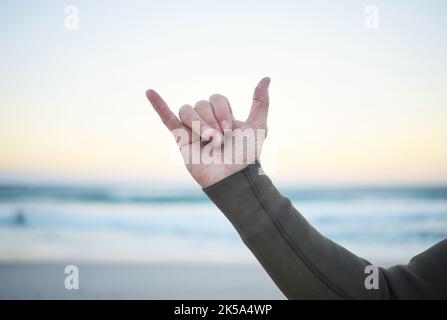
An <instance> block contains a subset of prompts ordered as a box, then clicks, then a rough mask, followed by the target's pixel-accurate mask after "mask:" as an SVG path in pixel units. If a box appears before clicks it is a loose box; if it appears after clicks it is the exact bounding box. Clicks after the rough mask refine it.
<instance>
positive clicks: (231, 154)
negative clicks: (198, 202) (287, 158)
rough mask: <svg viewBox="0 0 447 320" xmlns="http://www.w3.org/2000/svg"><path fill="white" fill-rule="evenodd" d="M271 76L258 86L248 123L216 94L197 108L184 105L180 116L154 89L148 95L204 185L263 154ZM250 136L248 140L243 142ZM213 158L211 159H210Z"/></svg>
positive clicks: (200, 182) (196, 106) (226, 175)
mask: <svg viewBox="0 0 447 320" xmlns="http://www.w3.org/2000/svg"><path fill="white" fill-rule="evenodd" d="M269 84H270V78H263V79H262V80H261V81H260V82H259V84H258V85H257V87H256V89H255V92H254V95H253V103H252V106H251V110H250V115H249V116H248V118H247V120H246V121H245V122H242V121H238V120H236V119H235V118H234V115H233V112H232V109H231V106H230V103H229V102H228V100H227V98H226V97H224V96H222V95H220V94H215V95H213V96H211V97H210V99H209V101H204V100H202V101H199V102H197V103H196V104H195V107H194V108H193V107H191V106H190V105H184V106H183V107H181V108H180V111H179V118H180V119H179V118H177V117H176V116H175V114H174V113H173V112H172V111H171V110H170V109H169V107H168V105H167V104H166V102H165V101H164V100H163V99H162V98H161V97H160V95H159V94H158V93H157V92H155V91H154V90H152V89H150V90H147V91H146V96H147V98H148V99H149V101H150V102H151V104H152V106H153V107H154V109H155V111H157V113H158V115H159V116H160V118H161V120H162V121H163V123H164V124H165V126H166V127H167V128H168V129H169V130H170V131H171V132H172V133H173V134H174V136H175V137H176V140H177V143H178V145H179V147H180V151H181V153H182V155H183V159H184V161H185V165H186V168H187V169H188V171H189V172H190V173H191V175H192V176H193V178H194V179H195V180H196V181H197V182H198V183H199V184H200V185H201V186H202V188H205V187H208V186H211V185H213V184H215V183H216V182H218V181H220V180H222V179H224V178H226V177H228V176H230V175H231V174H233V173H235V172H237V171H240V170H241V169H243V168H244V167H246V166H248V165H249V164H251V163H254V162H255V161H256V160H257V159H258V158H259V155H260V151H261V147H262V143H263V141H264V138H265V136H266V134H267V114H268V107H269V96H268V87H269ZM251 134H253V135H254V136H255V137H256V138H255V140H250V139H249V138H247V140H246V143H245V144H244V143H242V144H241V143H238V142H237V141H239V142H241V141H242V140H241V135H242V138H243V137H244V136H245V137H249V136H250V137H252V136H251ZM210 159H211V160H210Z"/></svg>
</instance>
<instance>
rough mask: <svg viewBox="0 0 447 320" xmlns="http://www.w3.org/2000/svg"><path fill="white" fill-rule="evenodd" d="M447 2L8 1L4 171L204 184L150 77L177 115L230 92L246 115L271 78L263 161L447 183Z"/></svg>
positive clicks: (0, 106) (4, 176)
mask: <svg viewBox="0 0 447 320" xmlns="http://www.w3.org/2000/svg"><path fill="white" fill-rule="evenodd" d="M69 5H74V6H75V7H76V8H77V9H78V12H79V25H78V27H79V28H78V29H70V28H67V27H66V26H67V24H66V21H67V17H68V15H69V14H67V13H66V11H65V10H66V8H67V6H69ZM368 6H369V7H368ZM370 6H373V7H374V8H376V9H377V15H375V16H374V17H373V18H374V19H375V20H374V22H377V24H376V25H374V26H375V27H371V24H368V21H371V20H370V19H371V11H368V9H367V8H371V7H370ZM446 14H447V2H445V1H441V0H439V1H433V0H431V1H408V0H406V1H403V0H394V1H374V0H370V1H360V0H359V1H354V0H351V1H349V0H346V1H330V0H327V1H322V0H316V1H315V0H313V1H278V0H277V1H233V0H228V1H180V0H177V1H140V0H128V1H125V2H123V1H107V2H105V1H91V0H90V1H84V0H83V1H81V0H73V1H70V2H68V1H49V0H48V1H32V2H30V1H23V0H14V1H12V0H2V1H1V2H0V48H1V50H0V182H1V181H3V182H5V181H37V182H45V181H59V180H69V181H78V180H79V181H90V182H96V181H115V182H117V181H126V182H142V183H160V184H162V183H164V184H172V183H178V184H187V185H188V184H193V181H192V179H191V178H190V177H189V175H188V173H187V172H186V170H185V169H184V167H183V164H182V161H181V157H180V155H179V154H178V150H177V147H176V144H175V143H174V141H173V139H172V137H171V135H170V133H169V132H168V131H167V130H166V128H164V127H163V125H162V124H161V123H160V121H159V119H158V117H157V115H156V114H155V112H154V111H153V110H152V109H151V107H150V105H149V103H148V102H147V100H146V98H145V95H144V92H145V90H146V89H148V88H154V89H156V90H157V91H158V92H159V93H160V94H161V95H162V96H163V97H164V98H165V99H166V100H167V102H168V103H169V104H170V106H171V107H172V108H173V109H174V110H175V112H177V111H178V109H179V107H181V106H182V105H183V104H185V103H189V104H194V103H195V102H196V101H199V100H202V99H207V98H208V97H209V96H210V95H212V94H214V93H221V94H224V95H226V96H227V97H228V99H229V100H230V102H231V104H232V107H233V109H234V113H235V115H236V117H238V118H240V119H245V118H246V116H247V115H248V111H249V108H250V103H251V97H252V94H253V89H254V87H255V85H256V83H257V82H258V80H259V79H261V78H262V77H263V76H270V77H271V79H272V82H271V90H270V97H271V104H270V114H269V136H268V138H267V140H266V142H265V146H264V149H263V155H262V157H261V162H262V164H263V166H264V168H265V171H266V172H267V173H268V174H269V175H270V176H271V177H272V178H273V179H274V180H275V181H278V183H285V184H297V185H339V184H342V185H344V184H348V185H351V184H387V185H388V184H399V185H402V184H403V185H406V184H446V183H447V166H446V163H447V147H446V146H447V125H446V120H447V90H446V85H447V61H446V58H445V57H447V19H446V18H445V17H446Z"/></svg>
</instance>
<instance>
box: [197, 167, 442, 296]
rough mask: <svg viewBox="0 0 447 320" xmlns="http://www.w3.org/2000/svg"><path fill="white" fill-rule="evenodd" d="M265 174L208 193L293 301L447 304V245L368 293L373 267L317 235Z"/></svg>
mask: <svg viewBox="0 0 447 320" xmlns="http://www.w3.org/2000/svg"><path fill="white" fill-rule="evenodd" d="M260 170H262V169H261V167H260V166H259V164H258V163H256V164H254V165H250V166H249V167H247V168H245V169H243V170H241V171H239V172H237V173H235V174H233V175H231V176H229V177H227V178H226V179H224V180H222V181H220V182H218V183H216V184H214V185H212V186H210V187H207V188H205V189H204V191H205V193H206V194H207V195H208V197H209V198H210V199H211V200H212V201H213V202H214V203H215V204H216V205H217V207H219V209H220V210H221V211H222V212H223V213H224V214H225V215H226V217H227V218H228V219H229V220H230V221H231V223H232V224H233V225H234V227H235V228H236V230H237V231H238V233H239V235H240V236H241V238H242V240H243V241H244V243H245V244H246V245H247V247H248V248H249V249H250V250H251V251H252V252H253V254H254V255H255V256H256V258H257V259H258V260H259V262H260V263H261V264H262V265H263V267H264V269H265V270H266V271H267V272H268V274H269V275H270V277H271V278H272V279H273V280H274V281H275V283H276V285H277V286H278V287H279V288H280V289H281V291H282V292H283V293H284V295H285V296H286V297H287V298H289V299H395V298H405V299H417V298H442V297H444V298H447V281H446V278H447V277H446V275H445V274H443V273H444V272H447V271H444V270H447V241H446V240H445V241H443V242H441V243H439V244H438V245H436V246H434V247H432V248H431V249H429V250H427V251H425V252H424V253H422V254H420V255H418V256H416V257H414V258H413V259H412V260H411V262H410V264H409V265H407V266H395V267H392V268H390V269H382V268H379V269H378V270H379V272H378V275H379V289H377V290H375V289H371V290H367V289H366V288H365V286H364V282H365V278H366V277H367V274H365V267H366V266H368V265H371V263H369V262H368V261H366V260H364V259H362V258H359V257H357V256H355V255H354V254H352V253H351V252H349V251H348V250H346V249H344V248H343V247H341V246H339V245H338V244H336V243H335V242H333V241H331V240H329V239H327V238H325V237H324V236H323V235H321V234H320V233H319V232H318V231H317V230H315V229H314V228H313V227H312V226H311V225H310V224H309V223H308V222H307V221H306V219H304V217H303V216H302V215H301V214H300V213H299V212H298V211H297V210H296V209H295V208H294V207H293V206H292V205H291V203H290V201H289V199H287V198H286V197H284V196H282V195H281V194H280V193H279V192H278V190H277V189H276V188H275V187H274V186H273V184H272V182H271V181H270V179H269V178H268V177H267V176H266V175H264V174H262V171H261V174H259V172H260Z"/></svg>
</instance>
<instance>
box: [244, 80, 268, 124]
mask: <svg viewBox="0 0 447 320" xmlns="http://www.w3.org/2000/svg"><path fill="white" fill-rule="evenodd" d="M269 85H270V78H269V77H265V78H263V79H262V80H261V81H259V83H258V85H257V86H256V89H255V92H254V94H253V103H252V105H251V110H250V115H249V116H248V119H247V122H250V123H253V124H256V125H260V126H265V125H266V124H267V114H268V108H269V92H268V89H269Z"/></svg>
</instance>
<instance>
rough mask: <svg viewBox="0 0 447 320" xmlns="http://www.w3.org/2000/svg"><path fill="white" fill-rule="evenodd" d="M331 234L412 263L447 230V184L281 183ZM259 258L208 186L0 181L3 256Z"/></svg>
mask: <svg viewBox="0 0 447 320" xmlns="http://www.w3.org/2000/svg"><path fill="white" fill-rule="evenodd" d="M281 191H282V193H283V194H285V195H286V196H288V197H289V198H290V199H291V201H292V202H293V204H294V205H295V207H296V208H297V209H298V210H299V211H300V212H301V213H302V214H303V215H304V216H305V217H306V219H307V220H308V221H309V222H310V223H312V224H313V225H314V227H316V228H317V229H318V230H319V231H320V232H321V233H322V234H324V235H325V236H327V237H329V238H330V239H332V240H333V241H336V242H337V243H339V244H341V245H343V246H344V247H346V248H347V249H349V250H351V251H353V252H354V253H355V254H357V255H359V256H361V257H363V258H365V259H368V260H370V261H371V262H372V263H375V264H378V265H383V266H389V265H393V264H405V263H407V262H408V260H409V259H410V258H411V257H412V256H413V255H415V254H418V253H420V252H422V251H423V250H425V249H427V248H429V247H430V246H432V245H433V244H435V243H436V242H438V241H440V240H442V239H444V238H446V237H447V187H362V188H347V187H343V188H335V187H331V188H291V187H287V188H282V189H281ZM57 261H70V262H73V263H83V262H100V263H107V262H113V263H166V262H168V263H174V264H175V263H182V264H184V263H202V262H212V263H216V262H217V263H229V264H233V263H254V262H255V259H254V258H253V256H252V255H251V253H250V252H249V250H248V249H247V248H246V247H245V246H244V244H243V243H242V241H241V240H240V238H239V236H238V235H237V233H236V231H235V230H234V229H233V227H232V226H231V224H230V223H229V222H228V221H227V219H226V218H225V217H224V215H223V214H222V213H220V212H219V211H218V209H216V208H215V206H214V205H213V204H212V203H211V202H210V201H209V200H208V199H207V198H206V196H205V195H204V194H203V193H202V192H201V190H200V189H199V188H197V189H181V188H154V187H149V188H145V187H138V188H137V187H122V186H120V187H82V186H81V187H80V186H67V185H59V186H48V185H46V186H36V185H33V186H25V185H1V186H0V262H14V263H15V262H29V263H31V262H33V263H34V262H57Z"/></svg>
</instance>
